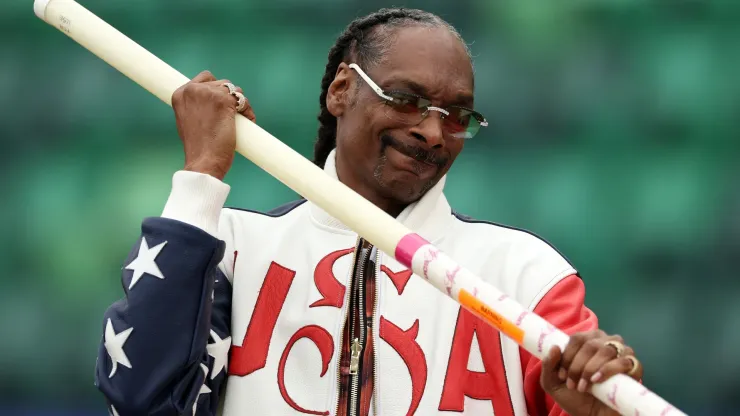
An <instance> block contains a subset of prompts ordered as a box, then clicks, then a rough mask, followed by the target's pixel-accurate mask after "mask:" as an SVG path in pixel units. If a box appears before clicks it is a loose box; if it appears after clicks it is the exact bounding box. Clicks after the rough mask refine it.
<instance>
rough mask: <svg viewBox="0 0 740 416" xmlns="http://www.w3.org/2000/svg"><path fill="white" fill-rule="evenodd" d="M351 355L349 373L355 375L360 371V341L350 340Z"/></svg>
mask: <svg viewBox="0 0 740 416" xmlns="http://www.w3.org/2000/svg"><path fill="white" fill-rule="evenodd" d="M351 350H352V355H351V356H350V359H349V373H350V374H352V375H355V374H357V371H358V370H359V369H360V352H362V345H360V339H359V338H355V339H354V340H352V347H351Z"/></svg>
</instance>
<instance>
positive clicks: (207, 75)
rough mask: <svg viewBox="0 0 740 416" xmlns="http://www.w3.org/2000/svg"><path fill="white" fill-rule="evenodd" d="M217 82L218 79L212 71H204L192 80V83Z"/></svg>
mask: <svg viewBox="0 0 740 416" xmlns="http://www.w3.org/2000/svg"><path fill="white" fill-rule="evenodd" d="M215 80H216V77H214V76H213V74H212V73H211V71H203V72H201V73H200V74H198V75H196V76H195V78H193V79H192V80H190V82H197V83H202V82H210V81H215Z"/></svg>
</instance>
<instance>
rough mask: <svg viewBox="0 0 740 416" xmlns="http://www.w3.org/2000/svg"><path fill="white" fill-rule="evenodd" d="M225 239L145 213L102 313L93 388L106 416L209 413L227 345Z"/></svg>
mask: <svg viewBox="0 0 740 416" xmlns="http://www.w3.org/2000/svg"><path fill="white" fill-rule="evenodd" d="M224 247H225V244H224V242H223V241H221V240H219V239H217V238H215V237H213V236H211V235H210V234H208V233H206V232H205V231H203V230H201V229H199V228H197V227H193V226H191V225H188V224H185V223H182V222H179V221H176V220H172V219H166V218H159V217H157V218H147V219H145V220H144V222H143V223H142V234H141V237H140V238H139V240H138V241H137V242H136V244H135V245H134V247H133V249H132V250H131V253H130V254H129V256H128V258H127V259H126V261H125V263H124V267H123V269H122V276H121V280H122V283H123V289H124V295H125V296H124V297H123V298H122V299H120V300H118V301H117V302H115V303H114V304H113V305H111V306H110V307H109V308H108V309H107V310H106V312H105V314H104V319H103V327H102V330H103V338H102V340H101V343H100V346H99V350H98V358H97V364H96V369H95V385H96V386H97V387H98V389H100V391H101V392H102V393H103V395H104V396H105V399H106V401H107V403H108V408H109V412H110V413H111V414H113V415H119V416H127V415H181V414H187V415H194V414H197V415H215V414H216V410H217V407H218V405H219V396H220V395H221V394H222V391H221V390H222V389H223V387H224V384H225V383H224V381H225V379H226V371H227V367H226V360H227V356H228V352H229V347H230V345H231V338H230V336H229V335H230V328H231V283H230V282H229V281H228V280H227V279H226V277H225V276H224V274H223V273H222V272H221V271H220V269H219V268H218V264H219V262H220V261H221V259H222V258H223V255H224Z"/></svg>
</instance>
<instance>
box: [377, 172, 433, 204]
mask: <svg viewBox="0 0 740 416" xmlns="http://www.w3.org/2000/svg"><path fill="white" fill-rule="evenodd" d="M398 173H399V175H388V176H390V177H388V176H385V175H384V176H381V177H378V176H377V175H376V177H375V178H376V179H377V180H378V185H379V186H380V188H381V189H382V191H383V194H385V197H386V198H389V199H392V200H394V201H397V202H399V203H403V204H411V203H413V202H416V201H418V200H419V199H421V197H422V196H424V194H425V193H426V192H427V191H428V190H429V189H431V188H432V187H433V186H434V185H435V184H436V183H437V181H436V180H430V181H425V182H422V181H421V180H420V179H419V178H418V177H417V176H415V175H414V174H412V173H410V172H398ZM410 178H411V179H410ZM409 179H410V180H409Z"/></svg>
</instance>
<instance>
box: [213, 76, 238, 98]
mask: <svg viewBox="0 0 740 416" xmlns="http://www.w3.org/2000/svg"><path fill="white" fill-rule="evenodd" d="M224 84H231V85H234V83H233V82H231V81H229V80H228V79H219V80H216V81H210V82H208V85H213V86H216V87H219V88H222V89H223V90H224V91H226V93H228V92H229V89H228V88H227V87H226V86H225V85H224ZM234 87H235V88H236V91H238V92H240V93H242V94H243V93H244V90H242V88H241V87H240V86H238V85H234Z"/></svg>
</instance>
